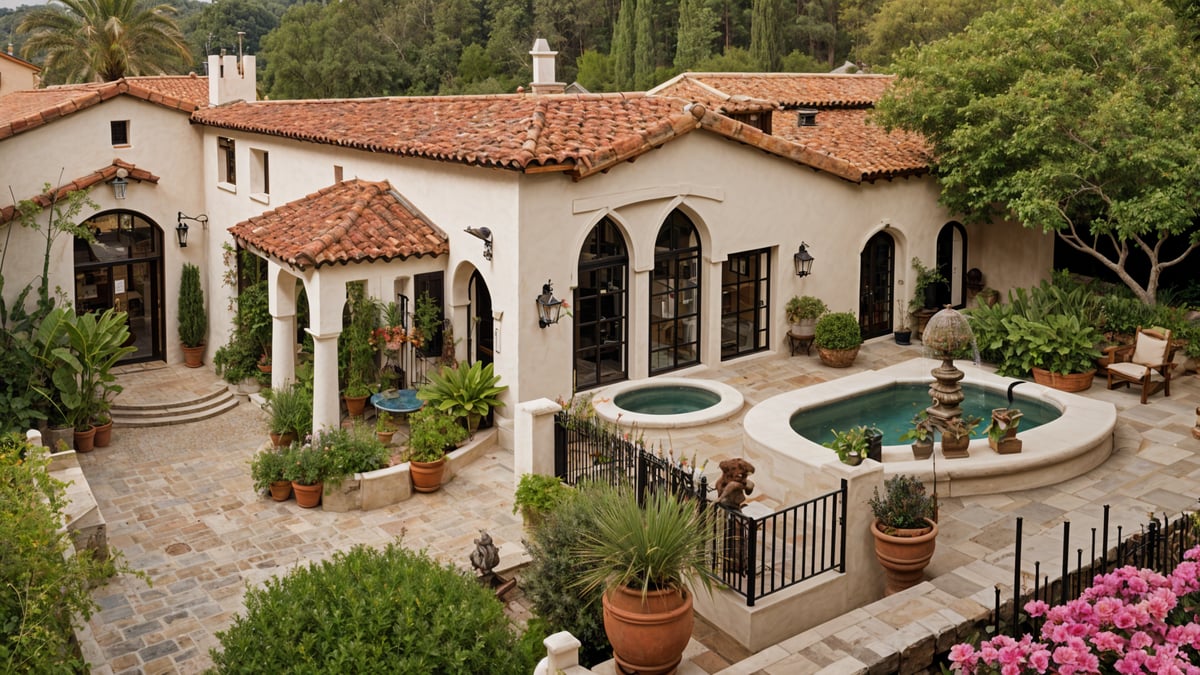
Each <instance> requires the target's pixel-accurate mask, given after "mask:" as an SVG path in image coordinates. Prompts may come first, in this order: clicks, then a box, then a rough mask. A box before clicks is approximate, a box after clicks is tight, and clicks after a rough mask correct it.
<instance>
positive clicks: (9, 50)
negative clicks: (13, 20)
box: [8, 42, 12, 56]
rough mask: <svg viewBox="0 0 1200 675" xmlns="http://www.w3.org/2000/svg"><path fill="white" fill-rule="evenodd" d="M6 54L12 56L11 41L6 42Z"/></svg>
mask: <svg viewBox="0 0 1200 675" xmlns="http://www.w3.org/2000/svg"><path fill="white" fill-rule="evenodd" d="M8 55H9V56H12V43H11V42H10V43H8Z"/></svg>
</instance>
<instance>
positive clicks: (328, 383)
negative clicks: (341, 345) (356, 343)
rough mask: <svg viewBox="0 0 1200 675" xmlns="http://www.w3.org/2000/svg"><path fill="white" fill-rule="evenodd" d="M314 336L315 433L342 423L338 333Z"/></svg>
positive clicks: (313, 334) (310, 332) (336, 426)
mask: <svg viewBox="0 0 1200 675" xmlns="http://www.w3.org/2000/svg"><path fill="white" fill-rule="evenodd" d="M309 334H310V335H312V336H313V434H314V435H316V433H317V432H318V431H320V430H322V429H337V428H338V426H339V425H340V424H341V423H342V419H341V409H340V406H339V405H338V352H337V345H338V335H339V333H334V334H333V335H317V334H316V333H313V332H312V331H309Z"/></svg>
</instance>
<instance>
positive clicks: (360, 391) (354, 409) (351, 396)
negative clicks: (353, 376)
mask: <svg viewBox="0 0 1200 675" xmlns="http://www.w3.org/2000/svg"><path fill="white" fill-rule="evenodd" d="M368 398H371V387H369V386H368V385H367V384H366V383H365V382H362V381H361V380H354V381H351V382H350V383H349V384H347V385H346V388H345V389H344V390H343V391H342V400H343V401H345V402H346V414H347V415H349V416H350V417H362V416H363V412H364V411H365V410H366V409H367V399H368Z"/></svg>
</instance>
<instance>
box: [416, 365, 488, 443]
mask: <svg viewBox="0 0 1200 675" xmlns="http://www.w3.org/2000/svg"><path fill="white" fill-rule="evenodd" d="M499 382H500V376H499V375H496V374H495V373H494V372H493V370H492V364H490V363H488V364H486V365H485V364H484V363H483V362H482V361H476V362H475V363H472V364H471V365H469V366H464V365H461V364H460V365H457V366H443V367H442V369H441V370H439V371H438V372H436V373H434V374H432V375H430V376H429V383H428V384H426V385H425V386H424V387H421V390H420V392H418V394H417V395H418V396H419V397H420V398H421V399H422V400H423V401H425V404H426V407H433V408H437V409H438V410H440V411H442V412H444V413H448V414H449V415H451V416H452V417H455V418H460V417H461V418H464V419H465V420H466V422H467V431H468V433H469V435H471V436H474V435H475V430H476V429H477V428H478V427H479V420H480V419H481V418H482V417H483V416H484V415H486V414H488V412H489V411H490V410H491V409H492V408H495V407H499V406H502V405H504V402H503V401H501V400H500V398H499V395H500V394H502V393H504V391H505V390H507V389H508V386H507V385H500V384H499Z"/></svg>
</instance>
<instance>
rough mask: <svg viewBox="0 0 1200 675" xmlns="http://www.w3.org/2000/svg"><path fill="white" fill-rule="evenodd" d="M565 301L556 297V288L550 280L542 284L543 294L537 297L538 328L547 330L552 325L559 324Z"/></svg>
mask: <svg viewBox="0 0 1200 675" xmlns="http://www.w3.org/2000/svg"><path fill="white" fill-rule="evenodd" d="M562 308H563V301H562V300H559V299H558V298H556V297H554V286H553V285H552V284H551V283H550V280H548V279H547V280H546V283H544V284H542V294H541V295H539V296H537V309H538V327H539V328H545V327H546V326H549V325H550V324H552V323H558V317H559V315H561V314H562Z"/></svg>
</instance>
